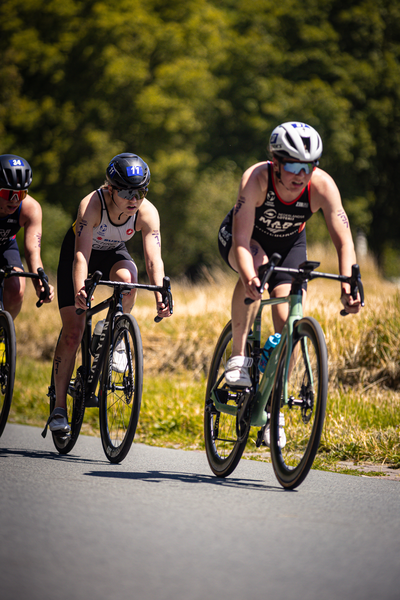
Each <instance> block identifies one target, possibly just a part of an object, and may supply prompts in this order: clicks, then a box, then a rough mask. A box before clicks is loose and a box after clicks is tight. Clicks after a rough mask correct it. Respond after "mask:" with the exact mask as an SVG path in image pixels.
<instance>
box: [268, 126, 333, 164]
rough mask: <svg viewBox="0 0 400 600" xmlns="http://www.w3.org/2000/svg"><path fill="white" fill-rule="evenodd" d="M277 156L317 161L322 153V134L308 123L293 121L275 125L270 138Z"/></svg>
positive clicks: (271, 147) (270, 144)
mask: <svg viewBox="0 0 400 600" xmlns="http://www.w3.org/2000/svg"><path fill="white" fill-rule="evenodd" d="M269 149H270V151H271V152H272V154H274V155H275V156H280V157H282V158H293V159H294V160H300V161H303V162H309V161H317V160H318V159H319V158H320V156H321V154H322V140H321V136H320V135H319V133H318V132H317V131H315V129H314V128H313V127H311V126H310V125H306V123H299V122H298V121H291V122H288V123H282V125H278V127H275V129H274V130H273V132H272V133H271V137H270V140H269Z"/></svg>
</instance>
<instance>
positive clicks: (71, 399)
mask: <svg viewBox="0 0 400 600" xmlns="http://www.w3.org/2000/svg"><path fill="white" fill-rule="evenodd" d="M60 337H61V333H60V336H59V338H58V339H60ZM80 365H82V347H80V348H78V352H77V354H76V358H75V367H74V370H73V373H72V377H71V380H70V383H69V385H68V390H67V420H68V424H69V426H70V428H71V431H70V433H68V434H63V433H57V432H52V437H53V444H54V446H55V447H56V449H57V450H58V452H59V453H60V454H68V453H69V452H71V450H72V448H73V447H74V446H75V444H76V442H77V439H78V437H79V433H80V431H81V427H82V421H83V417H84V414H85V397H84V396H85V394H84V389H85V384H84V378H83V377H82V375H83V371H82V369H83V367H82V366H80ZM48 396H49V398H50V414H51V413H52V412H53V410H54V406H55V403H56V388H55V384H54V364H53V369H52V371H51V382H50V386H49V392H48Z"/></svg>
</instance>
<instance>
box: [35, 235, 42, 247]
mask: <svg viewBox="0 0 400 600" xmlns="http://www.w3.org/2000/svg"><path fill="white" fill-rule="evenodd" d="M36 239H37V244H38V248H40V247H41V244H42V234H41V233H37V234H36Z"/></svg>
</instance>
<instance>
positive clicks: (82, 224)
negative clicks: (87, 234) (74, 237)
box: [77, 219, 88, 236]
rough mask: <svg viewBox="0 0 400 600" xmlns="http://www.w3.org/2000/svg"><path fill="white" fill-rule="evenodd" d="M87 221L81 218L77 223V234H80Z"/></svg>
mask: <svg viewBox="0 0 400 600" xmlns="http://www.w3.org/2000/svg"><path fill="white" fill-rule="evenodd" d="M87 224H88V222H87V221H86V220H85V219H81V221H80V223H79V230H78V231H77V234H78V236H80V235H81V233H82V230H83V228H84V227H87Z"/></svg>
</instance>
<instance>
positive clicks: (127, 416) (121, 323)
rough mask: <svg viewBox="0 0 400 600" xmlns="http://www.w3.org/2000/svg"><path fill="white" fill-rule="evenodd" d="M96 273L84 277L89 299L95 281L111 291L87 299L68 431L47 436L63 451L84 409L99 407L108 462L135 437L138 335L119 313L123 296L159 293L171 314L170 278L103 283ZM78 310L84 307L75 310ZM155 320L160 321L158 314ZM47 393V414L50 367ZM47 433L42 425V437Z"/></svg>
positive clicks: (121, 454) (139, 387) (131, 319)
mask: <svg viewBox="0 0 400 600" xmlns="http://www.w3.org/2000/svg"><path fill="white" fill-rule="evenodd" d="M101 277H102V273H101V272H100V271H96V272H95V273H94V274H93V275H92V276H91V277H90V278H89V279H87V280H86V281H85V289H86V292H87V296H88V298H89V299H91V298H92V296H93V293H94V290H95V288H96V287H97V286H98V285H102V286H108V287H111V288H113V293H112V295H111V296H110V297H109V298H107V299H105V300H103V301H101V302H99V303H98V304H97V305H95V306H91V301H90V300H88V309H87V310H86V315H85V318H86V320H85V329H84V333H83V337H82V341H81V346H80V351H78V353H77V356H76V360H75V368H74V372H73V376H72V378H71V381H70V383H69V386H68V392H67V419H68V423H69V426H70V428H71V432H70V433H69V434H67V435H66V434H64V433H62V434H60V433H58V432H52V436H53V442H54V445H55V447H56V449H57V450H58V452H59V453H60V454H68V453H69V452H70V451H71V450H72V448H73V447H74V446H75V443H76V441H77V439H78V436H79V433H80V430H81V426H82V421H83V417H84V413H85V408H86V407H98V408H99V418H100V434H101V441H102V445H103V450H104V452H105V455H106V456H107V458H108V460H109V461H110V462H111V463H119V462H120V461H122V460H123V459H124V458H125V457H126V455H127V454H128V452H129V450H130V448H131V446H132V442H133V439H134V437H135V433H136V427H137V423H138V419H139V412H140V405H141V401H142V387H143V347H142V338H141V335H140V329H139V326H138V324H137V321H136V319H135V317H134V316H133V315H131V314H126V313H123V308H122V297H123V294H124V293H127V292H129V291H131V290H132V289H133V288H135V289H144V290H150V291H153V292H160V293H161V295H162V299H163V302H164V303H165V304H168V306H169V307H170V310H171V313H172V307H173V302H172V294H171V286H170V279H169V277H164V279H163V285H162V286H156V285H146V284H139V283H122V282H120V281H102V280H101ZM106 308H108V312H107V315H106V317H105V320H104V325H103V329H102V332H101V334H100V335H99V336H96V335H94V334H93V336H92V317H93V315H96V314H97V313H99V312H101V311H102V310H104V309H106ZM77 312H78V313H79V314H81V313H82V312H83V311H82V310H80V309H78V310H77ZM154 320H155V321H156V322H159V321H161V318H160V317H155V319H154ZM60 335H61V334H60ZM121 356H122V364H121ZM48 396H49V398H50V414H51V413H52V412H53V409H54V407H55V402H56V392H55V385H54V365H53V371H52V375H51V383H50V386H49V391H48ZM46 432H47V425H46V427H45V429H44V431H43V433H42V435H43V437H45V436H46Z"/></svg>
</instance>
